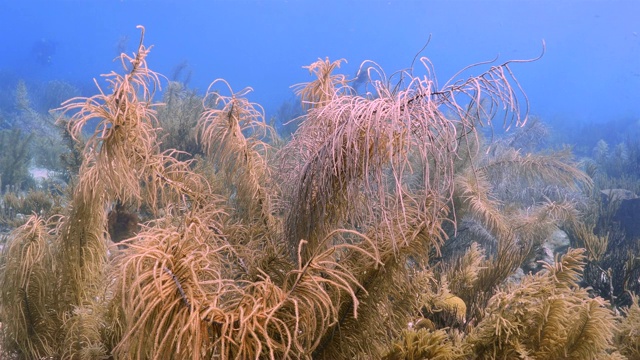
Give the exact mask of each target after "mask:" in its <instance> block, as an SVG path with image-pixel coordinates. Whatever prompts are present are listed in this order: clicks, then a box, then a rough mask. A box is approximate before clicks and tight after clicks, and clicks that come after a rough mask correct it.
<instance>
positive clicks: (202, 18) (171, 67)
mask: <svg viewBox="0 0 640 360" xmlns="http://www.w3.org/2000/svg"><path fill="white" fill-rule="evenodd" d="M139 24H141V25H144V26H145V27H146V39H145V43H146V44H147V45H153V46H154V47H153V50H152V53H151V55H150V57H149V58H148V62H149V66H150V68H152V69H153V70H156V71H158V72H160V73H163V74H165V75H166V76H168V77H171V76H172V75H171V74H172V73H173V72H174V71H175V69H176V67H177V66H178V65H180V64H183V65H186V69H187V70H188V71H190V72H191V74H192V75H191V78H190V81H189V86H191V87H194V88H197V89H200V91H201V92H203V91H204V90H206V88H207V86H208V84H209V83H210V82H212V81H213V80H215V79H216V78H224V79H226V80H227V81H229V83H230V84H231V86H232V87H233V89H234V90H236V91H238V90H240V89H242V88H244V87H246V86H251V87H253V89H254V90H255V91H254V92H253V93H252V94H251V95H250V99H251V100H252V101H255V102H258V103H260V104H262V105H263V106H264V107H265V109H266V110H267V114H269V113H272V112H273V111H275V109H277V107H278V106H280V104H281V103H282V102H283V101H286V100H289V99H291V97H292V96H293V91H292V89H291V88H290V86H291V85H293V84H296V83H300V82H304V81H309V80H311V78H310V77H309V74H308V72H307V71H306V70H305V69H303V68H302V66H304V65H308V64H310V63H311V62H313V61H315V60H316V59H318V58H325V57H327V56H328V57H329V58H330V59H332V60H333V59H339V58H345V59H346V60H347V61H348V63H347V64H345V65H343V67H342V70H343V72H344V73H345V74H347V75H353V74H354V73H355V72H356V70H357V68H358V66H359V65H360V63H361V62H362V61H363V60H366V59H369V60H373V61H375V62H377V63H379V64H380V65H381V66H382V67H383V68H384V69H385V70H386V72H387V73H388V74H390V73H393V72H394V71H397V70H401V69H405V68H407V67H409V66H410V64H411V62H412V60H413V58H414V56H415V55H416V53H417V52H418V51H419V50H420V49H421V48H422V47H423V46H424V44H425V43H426V41H427V39H428V38H429V37H430V36H431V41H430V43H429V45H428V47H427V48H426V49H425V50H424V51H423V52H422V55H424V56H427V57H429V58H430V59H431V61H432V62H433V64H434V66H435V69H436V75H437V76H438V78H439V79H440V82H441V83H444V82H445V81H446V80H447V79H448V78H449V77H450V76H452V75H453V74H454V73H455V72H456V71H457V70H458V69H460V68H462V67H463V66H465V65H467V64H470V63H474V62H479V61H485V60H489V59H492V58H494V57H495V56H499V60H498V62H501V61H504V60H508V59H524V58H532V57H536V56H538V55H539V54H540V53H541V49H542V42H543V40H544V42H545V43H546V52H545V55H544V57H543V58H542V59H541V60H539V61H537V62H535V63H531V64H518V65H514V66H513V70H514V72H515V74H516V76H517V77H518V79H519V80H520V82H521V84H522V86H523V87H524V90H525V91H526V93H527V94H528V96H529V100H530V103H531V113H532V114H534V115H538V116H540V117H541V118H543V119H544V120H547V121H549V122H557V123H576V122H606V121H613V120H619V119H628V120H630V121H635V120H640V1H637V0H633V1H540V0H538V1H528V0H527V1H426V0H423V1H400V0H391V1H365V0H361V1H345V0H342V1H338V0H330V1H327V0H322V1H320V0H318V1H283V0H263V1H257V0H252V1H131V0H124V1H104V0H84V1H54V0H50V1H24V0H21V1H17V0H15V1H9V0H0V36H1V39H2V40H1V41H0V54H1V56H0V75H2V76H1V77H0V88H2V86H10V85H11V84H10V83H11V82H15V81H16V79H18V78H23V79H26V80H28V81H30V82H44V81H47V80H52V79H58V80H65V81H69V82H73V83H75V84H76V85H77V86H79V87H80V88H82V91H83V93H84V95H92V94H93V92H94V91H95V90H94V87H93V85H92V79H93V78H94V77H99V75H100V74H103V73H106V72H109V71H111V70H120V65H119V64H118V63H117V62H114V61H113V59H114V58H115V57H116V56H117V54H118V51H119V50H122V49H124V50H126V51H127V52H132V51H133V50H135V48H136V46H137V43H138V40H139V31H138V30H137V29H136V25H139ZM478 71H479V70H476V71H475V72H476V73H477V72H478ZM186 73H187V71H184V72H183V73H182V76H186V75H185V74H186ZM472 74H473V73H472ZM2 81H4V83H2Z"/></svg>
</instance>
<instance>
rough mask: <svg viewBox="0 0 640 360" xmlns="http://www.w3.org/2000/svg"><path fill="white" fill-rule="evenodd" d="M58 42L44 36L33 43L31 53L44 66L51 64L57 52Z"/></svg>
mask: <svg viewBox="0 0 640 360" xmlns="http://www.w3.org/2000/svg"><path fill="white" fill-rule="evenodd" d="M56 47H57V44H56V42H55V41H52V40H49V39H47V38H42V39H40V40H38V41H36V42H34V43H33V47H32V48H31V54H32V55H33V57H34V58H35V60H36V62H37V63H38V64H40V65H42V66H50V65H51V63H52V61H53V55H55V53H56Z"/></svg>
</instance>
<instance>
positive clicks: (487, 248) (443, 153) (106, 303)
mask: <svg viewBox="0 0 640 360" xmlns="http://www.w3.org/2000/svg"><path fill="white" fill-rule="evenodd" d="M141 31H142V37H141V41H140V44H139V45H138V48H137V51H136V52H135V53H134V54H133V55H132V56H129V55H126V54H122V55H121V58H120V59H121V62H122V65H123V67H124V70H123V73H118V72H115V71H114V72H111V73H109V74H107V75H105V79H106V81H107V83H108V85H109V89H108V91H107V90H106V89H102V88H99V89H98V90H99V92H98V94H97V95H95V96H92V97H89V98H84V97H75V98H72V99H70V100H68V101H66V102H65V103H63V106H62V108H60V109H59V110H60V112H61V113H60V114H58V115H59V124H60V126H64V127H66V135H65V136H66V139H67V140H70V141H73V142H74V143H73V144H70V145H71V146H68V148H69V152H67V153H66V155H67V157H68V159H67V160H70V161H66V162H65V163H66V164H67V165H68V166H69V169H70V170H69V177H68V178H69V186H68V189H67V190H66V193H65V196H66V198H65V200H64V201H61V202H56V203H55V206H54V205H51V206H48V205H46V204H44V205H36V200H37V199H38V197H36V196H35V195H33V196H32V197H33V201H32V203H33V204H31V205H29V206H30V207H31V208H34V209H35V208H38V206H40V207H46V209H43V210H37V211H36V212H42V213H43V214H44V213H45V212H46V213H47V214H50V213H52V212H55V213H56V214H55V215H53V216H50V217H49V216H46V217H45V216H44V215H43V214H42V215H41V214H33V215H32V216H30V217H28V218H26V220H25V222H24V224H23V225H21V226H19V227H17V228H16V229H14V230H13V231H12V233H11V234H10V235H9V236H8V240H7V243H6V245H5V246H4V249H3V252H2V256H1V258H0V320H1V322H2V328H1V332H0V335H1V339H0V340H1V341H0V347H1V349H0V351H1V353H2V356H3V358H25V359H40V358H54V359H58V358H60V359H167V358H176V359H469V358H472V359H516V358H522V359H624V358H625V357H627V358H629V359H634V358H637V355H638V349H637V346H636V345H635V343H636V342H637V333H638V332H639V331H640V330H638V322H637V321H636V320H637V319H636V318H637V317H638V312H639V311H638V300H637V298H636V297H633V301H632V302H631V305H630V307H628V308H625V309H624V310H623V311H622V312H623V314H624V316H623V317H618V316H616V315H615V311H614V310H615V309H614V308H612V306H611V304H610V303H609V302H608V300H609V299H606V300H605V299H603V298H602V297H599V296H598V294H593V293H590V292H589V291H588V290H587V289H586V288H583V287H581V279H582V273H583V270H584V269H585V266H588V265H589V264H590V262H598V261H600V260H601V259H604V258H606V256H607V255H606V250H605V249H606V248H607V246H606V243H605V241H604V240H603V239H602V238H601V237H598V236H595V235H593V232H594V226H595V225H594V226H591V225H592V224H590V223H588V222H587V221H585V220H584V218H583V217H581V214H580V212H579V210H580V209H581V204H582V203H584V202H586V200H585V199H586V198H587V195H585V194H588V193H589V192H591V191H592V189H593V181H592V179H591V178H590V177H589V176H588V175H587V174H585V173H584V172H582V171H580V170H579V169H578V166H577V164H576V163H575V162H574V161H573V159H572V157H571V154H570V152H569V151H568V150H566V149H565V150H561V151H557V152H536V150H537V149H536V146H535V144H534V139H536V138H537V137H538V135H539V134H541V133H543V132H544V129H543V128H542V127H541V126H540V125H539V124H538V125H536V124H530V125H528V126H527V127H525V128H524V129H520V131H516V132H515V133H514V135H511V136H506V137H504V138H501V139H492V140H487V139H486V138H485V136H483V134H482V131H481V130H479V127H480V126H492V125H493V124H492V123H493V121H494V118H495V117H496V116H498V115H500V116H504V119H505V120H504V124H503V125H504V126H505V127H506V128H522V127H523V126H525V123H526V120H527V119H526V116H522V114H521V109H520V107H519V104H518V103H517V100H518V99H522V98H523V97H524V94H522V93H520V88H519V85H518V84H517V81H516V79H515V78H514V77H513V73H512V71H511V69H510V66H511V64H512V63H513V62H505V63H503V64H498V65H494V66H491V67H490V68H489V69H487V70H486V71H485V72H483V73H481V74H480V75H477V76H474V77H471V78H468V79H453V80H452V81H449V82H447V84H446V85H445V86H444V87H438V86H437V83H436V79H434V78H431V77H430V74H433V73H434V71H433V69H432V68H431V64H430V63H429V61H428V59H426V58H423V59H421V63H422V64H423V65H424V66H425V67H426V73H427V74H428V75H426V76H415V75H413V71H407V72H403V73H402V76H401V77H395V76H392V77H390V78H389V77H387V76H386V75H385V73H384V71H383V70H382V69H381V68H380V67H379V66H377V65H376V64H374V63H371V62H366V63H365V64H363V66H362V68H361V71H366V72H367V76H366V77H358V79H359V80H358V79H356V80H358V81H359V82H362V81H364V82H365V83H366V84H364V85H363V84H359V85H358V86H365V87H366V88H367V89H369V90H371V91H370V92H367V93H365V94H360V93H358V92H357V91H356V90H355V89H354V88H352V87H351V86H350V83H351V82H353V80H350V79H348V78H347V77H346V76H343V75H339V74H335V73H334V72H335V71H336V69H337V68H338V67H339V65H340V63H341V60H339V61H334V62H331V61H330V60H329V59H326V60H318V61H317V62H315V63H313V64H311V65H310V66H309V67H308V69H309V70H310V73H311V74H312V75H314V76H315V77H316V80H314V81H312V82H309V83H307V84H300V85H299V86H298V88H297V89H298V94H299V96H300V97H301V101H302V104H303V105H304V106H303V108H304V109H305V113H304V115H303V116H302V117H301V118H300V119H299V127H298V128H297V130H296V131H295V132H294V133H293V134H292V135H291V138H290V139H287V140H285V139H283V138H280V136H279V134H278V133H277V132H276V131H275V130H274V129H273V128H272V127H271V126H270V125H269V124H267V123H266V121H265V119H264V111H263V110H262V108H261V107H260V106H259V105H257V104H254V103H251V102H249V101H248V100H247V98H246V95H247V93H248V92H249V91H250V90H251V89H249V88H247V89H243V90H240V91H237V92H234V91H233V90H232V88H231V86H230V85H229V84H228V83H227V82H226V81H224V80H221V79H218V80H215V81H214V82H213V83H212V86H211V87H210V88H209V90H208V92H207V94H206V95H205V96H204V97H203V98H200V97H198V95H197V94H196V93H192V92H190V91H187V90H186V89H185V88H184V87H183V86H184V85H183V84H178V83H170V84H169V87H168V89H167V90H166V92H165V93H164V94H163V95H164V96H163V97H164V102H165V106H164V107H163V108H160V110H157V109H158V108H159V107H160V106H161V104H159V103H156V102H155V95H157V94H155V93H154V92H155V91H156V90H157V89H159V88H160V84H161V81H160V79H161V77H160V76H159V75H158V74H156V73H155V72H153V71H152V70H150V69H149V68H148V67H147V55H148V54H149V51H150V48H148V47H146V46H145V45H144V43H143V40H144V28H142V27H141ZM520 62H526V60H525V61H520ZM363 79H364V80H363ZM26 106H27V105H25V107H26ZM91 121H97V122H98V123H97V126H96V127H95V130H94V131H93V133H92V134H90V135H89V136H84V133H85V132H86V131H87V128H89V127H90V126H89V123H90V122H91ZM14 200H15V199H14ZM14 200H12V199H9V198H8V200H5V202H8V201H14ZM25 206H26V205H25ZM47 206H48V207H47ZM558 229H566V230H567V231H570V230H573V233H572V234H576V235H575V237H580V238H581V239H582V243H581V244H579V245H580V247H584V248H585V249H586V250H585V249H568V250H566V254H564V255H563V256H559V255H558V256H557V257H556V260H555V261H553V262H548V263H544V264H543V265H542V266H540V268H536V267H535V266H534V267H528V268H527V267H526V266H527V264H530V263H532V262H535V259H536V257H535V256H536V255H535V254H536V252H537V251H538V250H539V249H540V248H541V247H542V246H543V244H544V242H545V241H546V240H547V239H548V238H549V237H550V236H551V234H552V233H553V232H554V231H557V230H558ZM114 242H118V243H117V246H116V245H115V244H114ZM585 264H586V265H585ZM522 268H527V269H528V271H530V273H529V274H527V275H524V276H523V277H522V278H521V279H519V280H514V279H513V278H512V275H513V274H514V273H516V271H518V269H522Z"/></svg>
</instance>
